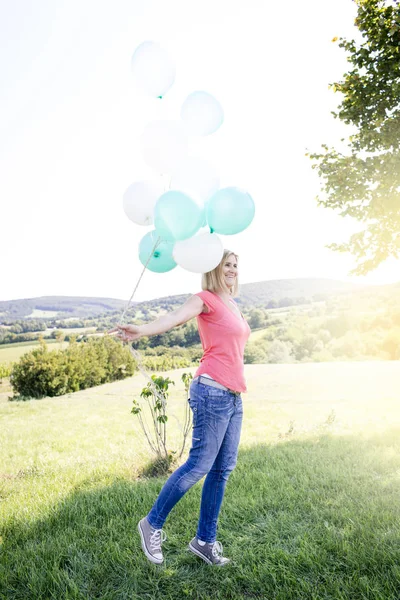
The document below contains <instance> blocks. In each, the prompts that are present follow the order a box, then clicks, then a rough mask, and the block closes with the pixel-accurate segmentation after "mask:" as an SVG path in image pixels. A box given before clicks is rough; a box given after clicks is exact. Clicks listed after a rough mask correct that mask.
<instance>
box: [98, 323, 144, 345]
mask: <svg viewBox="0 0 400 600" xmlns="http://www.w3.org/2000/svg"><path fill="white" fill-rule="evenodd" d="M113 333H115V334H116V337H117V338H119V339H120V340H122V341H123V342H133V341H135V340H138V339H139V338H141V337H142V335H143V334H142V331H141V328H140V326H139V325H117V327H114V329H110V331H107V334H108V335H111V334H113Z"/></svg>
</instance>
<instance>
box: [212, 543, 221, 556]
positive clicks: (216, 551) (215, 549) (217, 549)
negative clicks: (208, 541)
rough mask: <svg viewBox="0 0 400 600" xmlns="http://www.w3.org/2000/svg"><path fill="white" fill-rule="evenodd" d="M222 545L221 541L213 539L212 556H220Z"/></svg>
mask: <svg viewBox="0 0 400 600" xmlns="http://www.w3.org/2000/svg"><path fill="white" fill-rule="evenodd" d="M222 552H223V547H222V544H221V542H217V541H215V542H214V544H213V547H212V553H213V556H216V557H219V556H222Z"/></svg>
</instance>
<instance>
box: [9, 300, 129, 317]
mask: <svg viewBox="0 0 400 600" xmlns="http://www.w3.org/2000/svg"><path fill="white" fill-rule="evenodd" d="M125 305H126V301H125V300H116V299H115V298H88V297H85V296H82V297H80V296H76V297H74V296H42V297H40V298H26V299H23V300H7V301H0V320H1V319H24V318H34V319H40V318H42V319H46V318H52V317H57V318H61V319H66V318H72V317H73V318H87V317H93V316H97V315H101V314H104V313H108V312H112V311H118V310H122V309H123V308H124V307H125Z"/></svg>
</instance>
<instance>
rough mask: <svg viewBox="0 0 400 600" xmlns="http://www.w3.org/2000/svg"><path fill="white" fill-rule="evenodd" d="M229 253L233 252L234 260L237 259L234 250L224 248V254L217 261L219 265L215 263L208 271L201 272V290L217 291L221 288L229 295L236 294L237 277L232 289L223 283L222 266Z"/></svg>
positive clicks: (237, 289) (237, 287)
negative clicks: (219, 260)
mask: <svg viewBox="0 0 400 600" xmlns="http://www.w3.org/2000/svg"><path fill="white" fill-rule="evenodd" d="M231 254H233V256H234V257H235V259H236V261H237V260H238V258H239V257H238V255H237V254H235V253H234V252H232V250H224V254H223V256H222V259H221V262H220V263H219V265H217V266H216V267H215V269H213V270H212V271H208V273H203V275H202V276H201V289H202V290H208V291H209V292H217V291H219V290H223V291H224V292H226V293H227V294H230V295H231V296H234V297H235V296H237V295H238V293H239V281H238V278H237V277H236V278H235V285H234V286H233V288H231V289H232V291H231V289H230V288H229V287H228V286H227V285H226V283H225V279H224V277H223V270H222V268H223V266H224V263H225V261H226V259H227V258H228V256H230V255H231Z"/></svg>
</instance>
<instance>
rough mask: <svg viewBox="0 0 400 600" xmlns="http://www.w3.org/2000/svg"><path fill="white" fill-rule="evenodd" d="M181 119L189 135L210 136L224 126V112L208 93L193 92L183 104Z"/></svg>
mask: <svg viewBox="0 0 400 600" xmlns="http://www.w3.org/2000/svg"><path fill="white" fill-rule="evenodd" d="M181 119H182V121H183V122H184V124H185V127H186V130H187V132H188V134H189V135H209V134H210V133H214V131H216V130H217V129H218V127H219V126H220V125H221V124H222V122H223V120H224V111H223V110H222V106H221V104H220V103H219V102H218V100H216V99H215V98H214V96H212V95H211V94H209V93H208V92H192V93H191V94H189V96H188V97H187V98H186V100H185V101H184V103H183V104H182V108H181Z"/></svg>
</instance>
